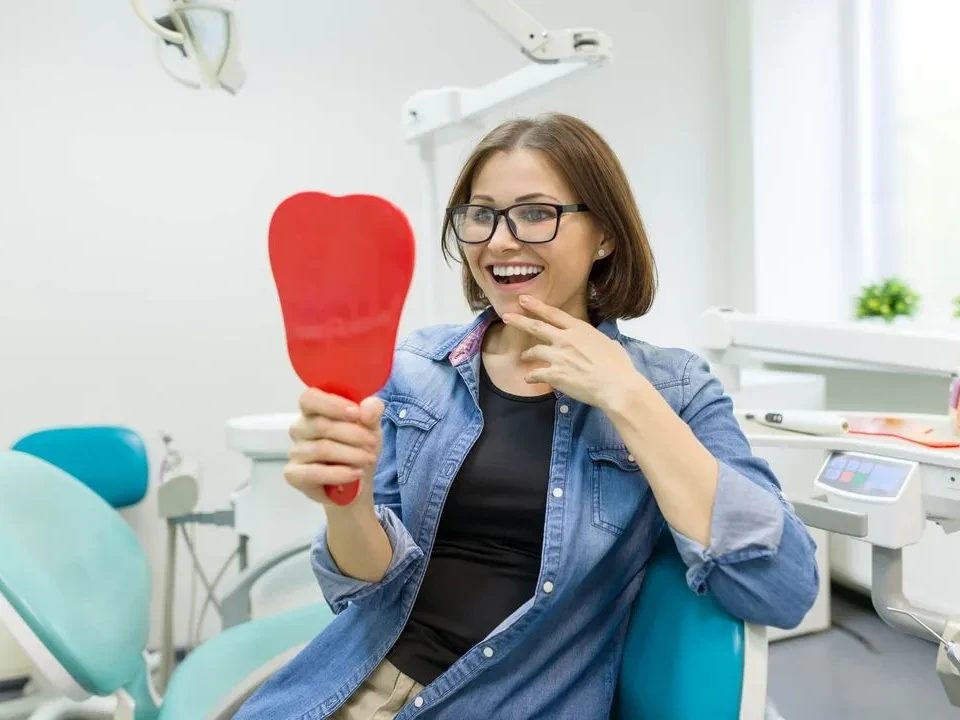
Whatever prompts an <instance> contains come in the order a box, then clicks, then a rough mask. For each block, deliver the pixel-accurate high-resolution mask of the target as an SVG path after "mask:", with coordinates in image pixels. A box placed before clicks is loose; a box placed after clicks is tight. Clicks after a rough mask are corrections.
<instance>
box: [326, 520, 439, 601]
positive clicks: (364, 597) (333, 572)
mask: <svg viewBox="0 0 960 720" xmlns="http://www.w3.org/2000/svg"><path fill="white" fill-rule="evenodd" d="M375 509H376V514H377V519H378V520H379V521H380V527H382V528H383V531H384V532H385V533H386V535H387V539H388V540H389V541H390V547H391V548H393V555H392V557H391V558H390V565H389V566H387V571H386V573H384V576H383V579H382V580H380V581H379V582H375V583H372V582H366V581H364V580H357V579H356V578H352V577H349V576H347V575H344V574H343V573H342V572H341V571H340V568H339V567H338V566H337V563H336V562H335V561H334V559H333V556H332V555H331V554H330V548H329V546H328V545H327V527H326V525H324V527H323V530H321V531H320V533H319V534H318V535H317V538H316V539H315V540H314V542H313V547H312V549H311V554H310V556H311V565H312V567H313V574H314V576H315V577H316V578H317V582H318V583H319V584H320V590H321V592H322V593H323V596H324V598H325V599H326V601H327V603H329V605H330V607H331V609H332V610H333V611H334V612H335V613H339V612H341V611H342V610H343V609H344V608H346V606H347V604H348V603H354V604H355V605H363V606H366V607H369V608H375V607H381V606H383V605H385V604H389V602H391V598H392V597H393V596H395V595H396V594H398V593H399V591H400V589H401V588H402V587H403V584H404V583H405V582H406V580H407V579H408V578H409V577H410V575H411V574H412V572H413V570H414V568H415V567H416V565H415V563H416V562H417V561H418V560H420V558H422V557H423V550H421V549H420V547H419V546H418V545H417V544H416V543H415V542H414V540H413V538H412V537H411V535H410V533H409V532H408V531H407V528H406V527H405V526H404V524H403V522H401V520H400V518H398V517H397V515H396V513H394V512H393V510H391V509H390V508H388V507H384V506H382V505H378V506H377V507H376V508H375Z"/></svg>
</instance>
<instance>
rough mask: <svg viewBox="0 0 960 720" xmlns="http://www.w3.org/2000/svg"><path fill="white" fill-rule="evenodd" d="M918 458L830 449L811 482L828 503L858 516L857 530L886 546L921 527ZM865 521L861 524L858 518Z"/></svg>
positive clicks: (914, 536)
mask: <svg viewBox="0 0 960 720" xmlns="http://www.w3.org/2000/svg"><path fill="white" fill-rule="evenodd" d="M920 471H921V467H920V464H919V463H917V462H914V461H911V460H901V459H899V458H892V457H888V456H884V455H871V454H867V453H859V452H849V451H834V452H831V453H830V454H829V456H828V457H827V459H826V461H825V462H824V463H823V466H822V467H821V468H820V472H819V473H818V474H817V479H816V481H815V482H814V489H815V492H816V493H825V494H826V501H827V504H828V505H831V506H834V507H836V508H838V509H842V510H845V511H848V512H847V515H849V514H850V513H853V514H854V516H855V517H856V518H861V521H860V527H861V528H862V527H865V533H864V534H863V535H860V534H859V533H858V536H859V537H861V538H862V539H863V540H865V541H866V542H868V543H871V544H873V545H879V546H880V547H886V548H902V547H905V546H907V545H912V544H913V543H916V542H919V541H920V537H921V536H922V535H923V532H924V530H925V528H926V512H925V509H924V503H923V479H922V478H921V477H920ZM864 521H865V524H864Z"/></svg>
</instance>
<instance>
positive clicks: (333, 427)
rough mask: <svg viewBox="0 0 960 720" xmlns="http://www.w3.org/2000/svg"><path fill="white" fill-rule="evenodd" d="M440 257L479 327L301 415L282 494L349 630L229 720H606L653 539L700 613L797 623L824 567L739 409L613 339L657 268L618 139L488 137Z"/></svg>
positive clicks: (530, 133)
mask: <svg viewBox="0 0 960 720" xmlns="http://www.w3.org/2000/svg"><path fill="white" fill-rule="evenodd" d="M443 238H444V241H445V243H446V244H445V245H444V251H445V252H446V253H448V254H449V253H451V252H454V253H455V255H456V256H458V257H459V258H460V259H461V260H462V261H463V287H464V293H465V295H466V298H467V301H468V303H469V305H470V307H471V308H473V309H474V310H477V311H480V313H479V315H478V316H477V318H476V319H475V320H474V321H473V322H472V323H470V324H469V325H466V326H463V327H451V326H443V327H431V328H427V329H425V330H422V331H419V332H417V333H414V334H413V335H412V336H411V337H410V338H408V339H406V340H405V341H404V342H403V343H401V344H400V346H399V348H398V349H397V352H396V355H395V361H394V367H393V373H392V376H391V378H390V380H389V382H388V383H387V385H386V387H385V388H384V389H383V391H382V392H381V393H379V396H378V397H376V398H368V399H367V400H364V401H363V402H362V403H360V404H359V405H354V404H351V403H349V402H347V401H345V400H343V399H342V398H338V397H334V396H331V395H325V394H323V393H321V392H319V391H315V390H308V391H307V392H305V393H304V394H303V395H302V396H301V399H300V408H301V413H302V414H301V417H300V418H299V420H298V422H297V423H296V424H295V425H294V427H293V428H292V430H291V436H292V437H293V440H294V445H293V449H292V451H291V455H290V459H291V461H290V464H289V466H288V467H287V469H286V478H287V480H288V481H289V482H290V483H291V484H292V485H293V486H295V487H296V488H298V489H299V490H301V491H302V492H303V493H304V494H305V495H307V496H308V497H310V498H311V499H313V500H315V501H317V502H321V503H324V505H325V507H326V513H327V518H328V524H327V526H326V528H325V530H324V531H323V532H322V533H321V535H320V536H319V537H318V538H317V541H316V543H315V545H314V548H313V553H312V563H313V568H314V572H315V574H316V577H317V579H318V581H319V583H320V586H321V589H322V590H323V594H324V596H325V597H326V598H327V600H328V602H329V603H330V604H331V606H332V607H333V609H334V610H335V611H336V612H337V613H338V615H337V617H336V618H335V619H334V620H333V622H332V623H331V624H330V625H329V626H328V627H327V628H326V629H325V630H324V631H323V632H322V633H321V634H320V635H319V636H318V637H317V638H316V639H315V640H314V641H313V642H312V643H311V644H310V645H309V646H308V647H307V648H306V649H305V650H304V651H303V652H302V653H301V654H300V655H299V656H298V657H297V658H296V659H294V660H293V661H292V662H291V663H290V664H289V665H288V666H286V667H285V668H284V669H283V670H281V671H280V672H279V673H278V674H277V675H275V676H274V677H273V678H272V679H271V680H270V681H268V682H267V683H266V684H265V685H264V686H263V687H262V688H261V689H260V690H259V691H258V692H257V693H256V694H255V695H254V696H253V697H252V698H251V699H250V700H249V701H248V702H247V704H246V705H245V706H244V708H243V709H242V710H241V712H240V713H239V715H238V716H237V717H239V718H242V719H244V720H246V719H247V718H258V719H259V720H273V719H277V720H295V719H300V718H302V719H303V720H306V719H307V718H311V719H313V718H329V717H332V718H338V719H349V720H354V719H358V718H363V719H365V720H371V719H373V718H376V719H378V720H379V719H381V718H393V717H403V718H407V717H431V718H457V719H458V720H466V719H470V718H484V719H486V718H498V719H500V720H510V719H513V718H516V719H517V720H521V719H522V720H529V719H531V718H601V717H607V716H608V714H609V712H610V707H611V703H612V699H613V692H614V688H615V685H616V678H617V671H618V667H619V664H620V659H621V651H622V647H623V641H624V633H625V630H626V625H627V621H628V618H629V614H630V608H631V605H632V603H633V601H634V599H635V598H636V597H637V593H638V591H639V589H640V586H641V584H642V583H643V570H644V565H645V563H646V561H647V559H648V558H649V556H650V554H651V551H652V550H653V548H654V546H655V545H656V544H657V542H658V539H659V538H660V536H661V534H662V533H668V534H669V536H671V537H672V539H673V541H674V542H675V544H676V547H677V549H678V550H679V553H680V555H681V556H682V558H683V560H684V561H685V563H686V565H687V566H688V567H689V571H688V574H687V579H688V582H689V585H690V587H691V588H692V590H693V591H694V592H697V593H704V592H710V593H713V595H714V596H715V597H716V599H717V601H718V602H719V603H721V604H722V605H723V606H724V607H725V608H726V609H727V610H729V612H731V613H732V614H734V615H736V616H738V617H740V618H743V619H744V620H747V621H750V622H753V623H758V624H765V625H773V626H777V627H783V628H789V627H794V626H796V625H797V624H799V622H800V621H801V620H802V619H803V617H804V615H805V614H806V612H807V611H808V610H809V608H810V606H811V605H812V603H813V601H814V598H815V597H816V594H817V589H818V584H819V578H818V575H817V567H816V563H815V558H814V554H815V545H814V543H813V541H812V539H811V538H810V536H809V534H808V533H807V531H806V529H805V528H804V526H803V525H802V524H801V523H800V521H799V520H798V519H797V517H796V516H795V515H794V514H793V512H792V510H791V508H790V506H789V505H788V504H787V503H786V502H785V501H784V499H783V497H782V495H781V494H780V489H779V485H778V482H777V480H776V478H775V477H774V475H773V474H772V473H771V471H770V469H769V467H768V465H767V464H766V463H765V462H764V461H763V460H760V459H758V458H755V457H753V455H752V454H751V450H750V447H749V445H748V443H747V442H746V440H745V438H744V436H743V434H742V433H741V431H740V429H739V427H738V424H737V421H736V419H735V418H734V415H733V413H732V409H731V402H730V400H729V398H728V397H727V396H725V395H724V393H723V390H722V388H721V386H720V384H719V382H718V381H717V380H716V379H715V378H713V377H712V376H711V375H710V372H709V369H708V367H707V365H706V363H704V362H703V361H702V360H700V359H698V358H697V357H696V356H694V355H692V354H691V353H688V352H685V351H683V350H673V349H669V350H668V349H661V348H657V347H653V346H651V345H647V344H645V343H643V342H640V341H638V340H634V339H631V338H628V337H626V336H624V335H622V334H621V333H620V332H619V330H618V329H617V324H616V321H617V320H618V319H625V318H634V317H639V316H641V315H643V314H644V313H646V312H647V310H648V309H649V307H650V305H651V303H652V302H653V298H654V292H655V268H654V262H653V257H652V253H651V250H650V246H649V243H648V241H647V237H646V235H645V233H644V229H643V225H642V223H641V220H640V216H639V213H638V210H637V207H636V204H635V202H634V200H633V198H632V195H631V192H630V188H629V185H628V182H627V179H626V176H625V174H624V172H623V170H622V168H621V166H620V164H619V162H618V160H617V158H616V156H615V155H614V153H613V152H612V151H611V149H610V148H609V147H608V146H607V144H606V143H605V142H604V141H603V140H602V139H601V137H599V136H598V135H597V134H596V133H595V132H594V131H593V130H592V129H591V128H589V127H588V126H586V125H585V124H584V123H582V122H581V121H579V120H577V119H574V118H572V117H568V116H564V115H550V116H546V117H544V118H540V119H536V120H514V121H510V122H507V123H505V124H503V125H501V126H500V127H498V128H496V129H495V130H493V131H492V132H491V133H490V134H489V135H487V136H486V137H485V138H484V139H483V140H482V141H481V142H480V144H479V146H478V147H477V148H476V150H475V151H474V153H473V154H472V155H471V157H470V158H469V160H468V161H467V163H466V165H465V167H464V169H463V171H462V173H461V175H460V178H459V179H458V181H457V183H456V187H454V189H453V193H452V196H451V200H450V207H449V208H448V210H447V214H446V219H445V221H444V225H443ZM451 246H453V247H455V248H456V250H455V251H451V249H450V247H451ZM357 477H360V478H361V486H362V490H361V493H360V495H359V496H358V498H357V499H356V500H355V501H354V502H353V503H352V504H351V505H349V506H347V507H338V506H336V505H332V504H330V503H329V502H328V500H327V498H326V496H325V493H324V486H326V485H331V484H338V483H345V482H349V481H351V480H354V479H356V478H357Z"/></svg>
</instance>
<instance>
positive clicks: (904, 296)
mask: <svg viewBox="0 0 960 720" xmlns="http://www.w3.org/2000/svg"><path fill="white" fill-rule="evenodd" d="M919 307H920V295H919V294H918V293H917V292H915V291H914V290H912V289H911V288H910V286H909V285H907V284H906V283H905V282H903V281H902V280H900V279H899V278H897V277H891V278H887V279H886V280H884V281H882V282H880V283H877V284H874V285H866V286H864V288H863V289H862V290H861V291H860V297H859V298H857V313H856V315H857V318H858V319H860V320H866V319H874V320H878V321H879V320H882V321H884V322H887V323H892V322H894V321H895V320H896V319H897V318H912V317H913V316H914V315H916V313H917V310H919Z"/></svg>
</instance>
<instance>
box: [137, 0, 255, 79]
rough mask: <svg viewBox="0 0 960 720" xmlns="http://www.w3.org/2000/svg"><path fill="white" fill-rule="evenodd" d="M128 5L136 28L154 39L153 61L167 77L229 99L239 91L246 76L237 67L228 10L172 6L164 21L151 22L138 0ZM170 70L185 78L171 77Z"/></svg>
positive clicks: (185, 2) (191, 0)
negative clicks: (139, 25) (140, 27)
mask: <svg viewBox="0 0 960 720" xmlns="http://www.w3.org/2000/svg"><path fill="white" fill-rule="evenodd" d="M131 4H132V5H133V11H134V13H136V15H137V17H138V18H140V20H141V22H143V24H144V25H146V27H147V28H148V29H149V30H150V31H151V32H153V34H154V35H156V36H157V39H156V43H157V59H158V60H159V62H160V66H161V67H162V68H163V70H164V71H165V72H166V73H167V74H168V75H169V76H170V77H172V78H173V79H174V80H176V81H177V82H179V83H180V84H181V85H185V86H187V87H189V88H192V89H195V90H199V89H202V88H214V89H216V88H220V89H223V90H226V91H227V92H229V93H230V94H232V95H233V94H236V93H237V92H238V91H239V90H240V88H241V87H242V86H243V83H244V81H245V80H246V71H245V70H244V68H243V65H241V63H240V50H239V47H240V46H239V42H238V37H237V24H236V19H235V17H234V11H233V7H232V6H231V5H229V4H226V3H224V2H210V1H208V0H173V1H172V2H171V3H170V5H169V7H168V8H167V13H166V14H165V15H161V16H159V17H153V16H151V15H150V14H148V13H147V12H146V11H145V10H144V8H143V0H131ZM171 48H173V50H174V52H170V49H171ZM174 58H176V61H174ZM182 61H185V62H182ZM174 65H177V66H179V67H181V68H184V69H186V70H187V72H185V73H182V72H177V71H175V70H174Z"/></svg>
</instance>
